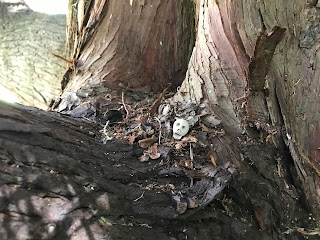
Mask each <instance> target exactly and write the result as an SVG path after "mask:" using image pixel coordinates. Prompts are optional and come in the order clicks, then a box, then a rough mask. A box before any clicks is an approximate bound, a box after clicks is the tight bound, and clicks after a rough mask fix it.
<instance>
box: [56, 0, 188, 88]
mask: <svg viewBox="0 0 320 240" xmlns="http://www.w3.org/2000/svg"><path fill="white" fill-rule="evenodd" d="M89 2H90V1H88V2H87V1H80V2H79V4H78V5H77V1H70V2H69V6H70V7H69V9H70V10H71V11H70V12H69V15H68V18H67V19H68V22H67V31H68V37H69V39H68V53H69V57H70V58H72V59H73V61H74V64H73V66H72V67H71V68H72V71H71V69H70V71H71V72H72V74H71V76H70V77H69V78H68V80H67V81H69V85H68V86H67V88H66V91H72V92H77V91H79V89H80V88H81V87H82V88H83V87H85V86H86V87H87V88H89V87H91V88H94V87H97V86H101V85H102V86H105V87H108V88H112V89H118V88H122V89H127V88H130V89H140V90H141V89H144V90H150V89H151V90H153V91H159V89H163V88H165V87H167V86H168V83H172V84H173V85H174V86H178V85H179V84H180V83H181V82H182V80H183V78H184V73H185V71H186V69H187V65H188V61H189V57H190V54H191V51H192V47H193V44H194V24H193V22H194V12H193V2H192V1H189V0H184V1H167V2H164V1H159V0H157V1H121V2H119V1H116V0H111V1H91V4H89ZM72 6H78V7H77V8H78V11H77V12H76V11H75V10H74V7H72ZM65 85H66V82H65V83H63V86H62V87H63V88H64V87H65Z"/></svg>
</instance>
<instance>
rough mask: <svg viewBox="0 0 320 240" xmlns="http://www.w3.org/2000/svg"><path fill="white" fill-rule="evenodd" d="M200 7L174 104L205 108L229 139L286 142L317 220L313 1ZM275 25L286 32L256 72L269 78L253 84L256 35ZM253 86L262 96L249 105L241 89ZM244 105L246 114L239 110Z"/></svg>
mask: <svg viewBox="0 0 320 240" xmlns="http://www.w3.org/2000/svg"><path fill="white" fill-rule="evenodd" d="M197 7H198V8H199V9H197V11H196V12H197V13H199V21H198V32H197V35H196V36H197V37H196V39H197V41H196V44H195V48H194V50H193V53H192V57H191V60H190V63H189V68H188V71H187V74H186V78H185V80H184V82H183V83H182V86H181V88H180V91H179V92H178V94H177V96H176V100H179V101H187V100H191V101H192V102H196V103H205V104H207V106H209V107H210V108H211V110H212V113H213V114H214V115H215V116H216V117H217V118H218V119H220V120H222V124H223V125H224V126H225V129H226V130H227V131H229V132H230V133H233V134H236V135H237V134H239V135H240V134H241V133H242V132H243V131H244V129H246V130H247V131H251V130H250V128H251V127H252V128H253V129H258V131H261V132H267V133H268V134H270V135H272V136H273V138H275V142H276V144H277V145H278V147H281V146H280V145H281V141H282V139H283V138H284V139H285V141H286V144H287V146H288V147H289V151H290V154H291V156H292V158H293V161H294V164H295V167H296V170H297V172H298V173H299V180H300V181H301V183H302V185H303V189H304V192H305V194H306V197H307V199H308V201H307V202H308V204H309V205H310V206H311V208H312V209H313V213H314V214H315V215H318V217H317V218H318V219H320V215H319V213H320V208H319V206H320V191H319V189H320V142H319V139H320V137H319V136H320V125H319V122H320V121H319V119H320V111H319V104H318V103H319V101H320V95H319V92H320V90H319V88H320V82H319V71H320V68H319V64H318V59H319V41H318V40H319V38H320V32H319V16H320V8H319V3H318V1H303V0H299V1H295V2H293V1H291V2H288V1H285V0H281V1H276V2H275V1H273V0H261V1H255V0H249V1H238V0H227V1H220V0H197ZM276 26H279V27H280V28H282V29H286V32H285V34H284V36H283V39H282V40H281V41H280V42H279V43H278V44H277V47H276V49H275V51H274V49H273V50H272V49H269V50H268V51H269V53H266V54H265V56H264V57H265V58H264V60H267V58H269V60H268V61H269V66H267V65H266V66H264V67H263V68H260V70H259V71H258V73H259V74H261V75H262V76H264V75H265V74H267V75H266V76H265V78H263V79H259V78H257V79H255V78H252V77H253V75H252V70H253V69H252V68H251V69H250V64H251V66H252V64H253V63H254V62H253V61H256V60H257V59H255V55H254V54H255V51H257V50H259V47H261V46H259V44H258V45H257V43H259V36H261V34H270V33H272V29H274V27H276ZM261 50H262V49H260V51H261ZM271 50H272V51H274V54H272V61H271V62H270V60H271V59H270V57H271V55H270V52H271ZM268 61H266V62H265V64H268ZM262 65H263V64H262ZM267 69H269V71H266V70H267ZM250 71H251V72H250ZM255 75H256V77H257V76H258V75H257V73H256V74H255ZM258 77H259V76H258ZM260 77H261V76H260ZM261 80H264V81H261ZM248 81H251V83H250V84H251V86H250V84H249V83H248ZM254 85H259V89H261V88H262V89H263V91H260V92H259V93H256V94H255V95H251V99H250V95H248V94H247V92H246V89H248V88H250V87H252V86H254ZM246 104H249V105H250V106H249V107H248V108H247V110H249V111H251V113H250V112H249V113H248V112H246V111H244V109H246V108H245V106H246ZM250 114H251V116H255V117H254V118H253V119H252V118H251V119H250ZM248 115H249V117H248ZM248 124H250V125H249V126H250V127H249V128H248ZM284 129H285V130H284Z"/></svg>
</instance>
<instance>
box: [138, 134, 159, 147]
mask: <svg viewBox="0 0 320 240" xmlns="http://www.w3.org/2000/svg"><path fill="white" fill-rule="evenodd" d="M155 141H156V137H155V136H154V135H153V136H152V137H151V138H145V139H142V140H140V141H139V142H138V143H139V146H140V147H142V148H148V147H150V146H151V145H152V144H153V143H154V142H155Z"/></svg>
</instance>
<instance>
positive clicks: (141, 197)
mask: <svg viewBox="0 0 320 240" xmlns="http://www.w3.org/2000/svg"><path fill="white" fill-rule="evenodd" d="M143 195H144V191H143V193H142V194H141V196H140V197H138V198H137V199H135V200H133V201H134V202H136V201H138V200H139V199H141V198H143Z"/></svg>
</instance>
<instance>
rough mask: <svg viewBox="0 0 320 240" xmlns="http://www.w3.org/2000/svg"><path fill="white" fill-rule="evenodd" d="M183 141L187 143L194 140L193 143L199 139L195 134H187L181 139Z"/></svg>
mask: <svg viewBox="0 0 320 240" xmlns="http://www.w3.org/2000/svg"><path fill="white" fill-rule="evenodd" d="M181 142H183V143H186V142H188V143H189V142H193V143H196V142H198V139H197V138H195V137H194V136H191V135H187V136H185V137H184V138H182V139H181Z"/></svg>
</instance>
